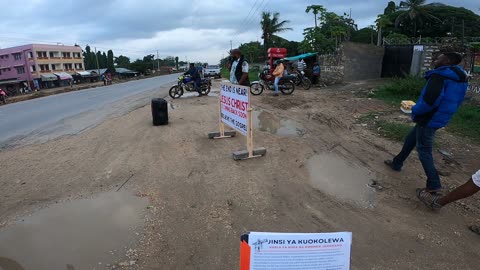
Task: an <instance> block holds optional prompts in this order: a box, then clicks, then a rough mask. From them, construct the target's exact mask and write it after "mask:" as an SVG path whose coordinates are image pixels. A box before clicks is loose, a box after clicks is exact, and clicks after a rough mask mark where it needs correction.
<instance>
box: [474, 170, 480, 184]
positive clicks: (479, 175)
mask: <svg viewBox="0 0 480 270" xmlns="http://www.w3.org/2000/svg"><path fill="white" fill-rule="evenodd" d="M472 180H473V183H475V185H477V187H480V170H478V172H476V173H475V174H474V175H472Z"/></svg>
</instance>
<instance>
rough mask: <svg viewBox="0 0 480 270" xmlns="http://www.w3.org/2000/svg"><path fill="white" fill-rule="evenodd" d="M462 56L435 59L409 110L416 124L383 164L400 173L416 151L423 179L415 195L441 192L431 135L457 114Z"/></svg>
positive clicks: (464, 82)
mask: <svg viewBox="0 0 480 270" xmlns="http://www.w3.org/2000/svg"><path fill="white" fill-rule="evenodd" d="M461 62H462V56H461V55H460V54H458V53H454V52H449V53H443V54H441V55H440V56H438V58H437V60H436V61H435V62H434V66H435V69H434V70H431V71H428V72H427V74H426V77H425V78H426V79H427V84H426V85H425V87H424V88H423V90H422V93H421V95H420V98H419V99H418V101H417V104H416V105H415V106H413V108H412V120H413V122H415V123H416V125H415V127H414V128H413V129H412V131H411V132H410V134H409V135H408V136H407V138H406V139H405V143H404V145H403V148H402V151H401V152H400V153H399V154H398V155H397V156H396V157H395V158H394V159H393V160H386V161H385V164H386V165H388V166H389V167H390V168H391V169H393V170H395V171H400V170H401V169H402V167H403V163H404V162H405V160H406V159H407V158H408V156H409V155H410V152H412V150H413V149H414V148H415V147H416V148H417V152H418V157H419V159H420V162H421V163H422V166H423V169H424V171H425V174H426V176H427V183H426V188H424V189H418V191H417V193H418V192H428V193H432V194H434V193H437V192H440V191H441V189H442V185H441V182H440V177H439V175H438V172H437V169H436V168H435V164H434V161H433V155H432V148H433V143H434V139H435V132H436V131H437V130H438V129H440V128H443V127H445V126H446V125H447V124H448V122H449V121H450V119H451V118H452V116H453V115H454V114H455V113H456V112H457V111H458V109H459V108H460V105H461V104H462V102H463V100H464V98H465V93H466V92H467V87H468V82H467V74H466V72H465V70H463V68H462V67H460V66H459V64H460V63H461Z"/></svg>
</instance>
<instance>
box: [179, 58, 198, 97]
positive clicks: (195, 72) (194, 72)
mask: <svg viewBox="0 0 480 270" xmlns="http://www.w3.org/2000/svg"><path fill="white" fill-rule="evenodd" d="M183 75H190V77H192V80H193V85H194V87H195V90H196V91H197V92H198V96H199V97H200V96H203V94H202V89H201V87H200V84H201V83H202V82H201V78H200V73H199V72H198V69H197V68H196V67H195V64H194V63H190V68H189V69H188V70H187V72H185V73H183Z"/></svg>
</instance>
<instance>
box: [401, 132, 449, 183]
mask: <svg viewBox="0 0 480 270" xmlns="http://www.w3.org/2000/svg"><path fill="white" fill-rule="evenodd" d="M436 131H437V129H436V128H429V127H422V126H418V125H417V126H415V127H414V128H413V129H412V131H410V134H408V136H407V138H406V139H405V144H404V145H403V148H402V151H401V152H400V154H398V155H397V156H396V157H395V158H394V159H393V164H392V165H393V169H395V170H400V169H401V168H402V166H403V162H404V161H405V160H406V159H407V157H408V156H409V155H410V152H412V150H413V149H414V148H415V146H416V147H417V152H418V158H419V159H420V162H421V163H422V166H423V170H424V171H425V174H426V175H427V189H428V190H438V189H441V188H442V184H441V183H440V176H438V172H437V169H436V168H435V164H434V163H433V155H432V149H433V141H434V139H435V132H436Z"/></svg>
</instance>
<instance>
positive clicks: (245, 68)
mask: <svg viewBox="0 0 480 270" xmlns="http://www.w3.org/2000/svg"><path fill="white" fill-rule="evenodd" d="M238 62H239V60H235V61H234V62H233V63H232V68H231V69H230V82H231V83H233V84H238V81H237V77H235V70H237V65H238ZM242 72H243V73H248V63H247V61H243V64H242Z"/></svg>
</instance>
